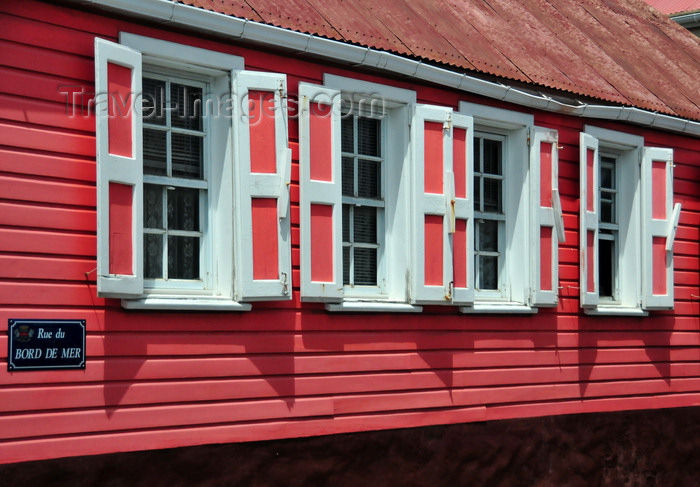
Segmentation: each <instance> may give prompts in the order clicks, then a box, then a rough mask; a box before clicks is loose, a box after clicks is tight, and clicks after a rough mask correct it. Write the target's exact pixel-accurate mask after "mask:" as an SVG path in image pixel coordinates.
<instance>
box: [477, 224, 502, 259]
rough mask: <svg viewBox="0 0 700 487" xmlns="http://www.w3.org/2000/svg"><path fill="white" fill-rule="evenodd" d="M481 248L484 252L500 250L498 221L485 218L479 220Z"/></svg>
mask: <svg viewBox="0 0 700 487" xmlns="http://www.w3.org/2000/svg"><path fill="white" fill-rule="evenodd" d="M478 225H479V242H478V245H479V248H478V249H477V250H481V251H484V252H498V222H497V221H494V220H483V221H480V222H479V224H478Z"/></svg>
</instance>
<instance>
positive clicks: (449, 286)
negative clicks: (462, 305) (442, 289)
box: [445, 281, 455, 301]
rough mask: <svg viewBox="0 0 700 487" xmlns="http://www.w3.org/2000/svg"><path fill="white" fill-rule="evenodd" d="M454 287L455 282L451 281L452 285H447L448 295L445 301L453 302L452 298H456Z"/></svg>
mask: <svg viewBox="0 0 700 487" xmlns="http://www.w3.org/2000/svg"><path fill="white" fill-rule="evenodd" d="M454 287H455V282H454V281H450V283H449V284H448V285H447V294H445V301H452V296H454V292H453V290H454Z"/></svg>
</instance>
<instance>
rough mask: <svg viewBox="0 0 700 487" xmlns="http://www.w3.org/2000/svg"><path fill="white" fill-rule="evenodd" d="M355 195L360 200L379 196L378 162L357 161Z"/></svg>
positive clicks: (379, 172)
mask: <svg viewBox="0 0 700 487" xmlns="http://www.w3.org/2000/svg"><path fill="white" fill-rule="evenodd" d="M357 173H358V174H357V195H358V196H359V197H361V198H379V197H380V196H381V194H380V193H381V190H380V188H381V170H380V165H379V163H378V162H374V161H365V160H362V159H360V160H359V161H357Z"/></svg>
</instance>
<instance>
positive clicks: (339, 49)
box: [66, 0, 700, 136]
mask: <svg viewBox="0 0 700 487" xmlns="http://www.w3.org/2000/svg"><path fill="white" fill-rule="evenodd" d="M66 2H68V3H74V4H87V5H92V6H94V7H96V8H99V9H103V10H109V11H112V12H116V13H119V14H122V15H124V16H127V17H138V18H141V19H146V20H151V21H155V22H158V23H161V24H165V25H173V26H177V27H181V28H187V29H190V30H195V31H200V32H207V33H213V34H216V35H217V36H223V37H228V38H232V39H237V40H245V41H248V42H253V43H255V44H259V45H265V46H268V47H271V48H274V49H279V48H280V46H284V49H285V50H290V51H293V52H298V53H304V54H308V55H311V56H315V57H320V58H326V59H332V60H334V61H335V62H338V63H341V64H348V65H352V66H363V67H367V68H372V69H375V70H380V71H386V72H390V73H394V74H401V75H404V76H407V77H409V78H415V79H418V80H421V81H428V82H431V83H435V84H438V85H442V86H445V87H449V88H453V89H457V90H460V91H465V92H469V93H472V94H477V95H481V96H485V97H488V98H493V99H496V100H501V101H506V102H509V103H513V104H516V105H520V106H523V107H528V108H535V109H540V110H545V111H549V112H555V113H561V114H566V115H571V116H578V117H587V118H596V119H604V120H612V121H623V122H629V123H632V124H635V125H641V126H646V127H654V128H658V129H662V130H667V131H670V132H676V133H682V134H688V135H694V136H700V122H696V121H694V120H690V119H685V118H681V117H674V116H671V115H665V114H661V113H657V112H652V111H648V110H642V109H640V108H634V107H626V106H610V105H591V104H587V103H582V104H578V105H570V104H566V103H562V102H559V101H557V100H555V99H553V98H551V97H549V96H547V95H545V94H537V95H534V94H531V93H528V92H525V91H522V90H519V89H517V88H514V87H512V86H509V85H506V84H504V83H496V82H492V81H485V80H482V79H479V78H476V77H474V76H469V75H467V74H464V73H457V72H455V71H450V70H448V69H445V68H441V67H438V66H432V65H429V64H424V63H423V62H422V61H419V60H413V59H408V58H405V57H402V56H399V55H397V54H392V53H388V52H384V51H380V50H376V49H372V48H369V47H361V46H356V45H353V44H347V43H344V42H342V41H336V40H332V39H326V38H323V37H319V36H315V35H313V34H305V33H301V32H295V31H292V30H288V29H284V28H282V27H276V26H272V25H268V24H262V23H259V22H253V21H250V20H246V19H241V18H238V17H232V16H229V15H225V14H222V13H217V12H212V11H210V10H204V9H200V8H197V7H192V6H190V5H184V4H180V3H175V2H173V1H171V0H66Z"/></svg>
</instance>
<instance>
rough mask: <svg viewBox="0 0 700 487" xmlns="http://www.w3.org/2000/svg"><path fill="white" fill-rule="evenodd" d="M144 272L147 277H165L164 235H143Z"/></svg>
mask: <svg viewBox="0 0 700 487" xmlns="http://www.w3.org/2000/svg"><path fill="white" fill-rule="evenodd" d="M143 247H144V252H143V273H144V276H145V277H146V279H160V278H162V277H163V235H153V234H150V233H146V234H144V236H143Z"/></svg>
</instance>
